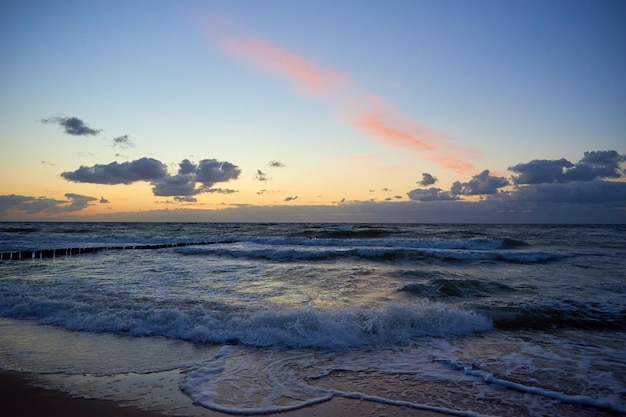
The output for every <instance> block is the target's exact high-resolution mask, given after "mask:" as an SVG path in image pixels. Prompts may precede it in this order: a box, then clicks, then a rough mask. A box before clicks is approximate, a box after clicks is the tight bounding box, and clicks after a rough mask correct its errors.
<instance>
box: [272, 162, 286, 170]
mask: <svg viewBox="0 0 626 417" xmlns="http://www.w3.org/2000/svg"><path fill="white" fill-rule="evenodd" d="M268 165H269V166H270V168H284V167H285V164H283V163H282V162H280V161H270V162H269V164H268Z"/></svg>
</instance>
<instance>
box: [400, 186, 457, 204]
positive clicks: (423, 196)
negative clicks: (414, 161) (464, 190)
mask: <svg viewBox="0 0 626 417" xmlns="http://www.w3.org/2000/svg"><path fill="white" fill-rule="evenodd" d="M407 195H408V196H409V199H410V200H413V201H450V200H458V199H459V198H458V197H456V196H454V195H452V194H451V193H450V192H448V191H443V190H442V189H441V188H435V187H431V188H428V189H424V188H417V189H415V190H411V191H409V192H408V193H407Z"/></svg>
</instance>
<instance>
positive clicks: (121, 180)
mask: <svg viewBox="0 0 626 417" xmlns="http://www.w3.org/2000/svg"><path fill="white" fill-rule="evenodd" d="M166 175H167V166H165V164H163V163H162V162H160V161H157V160H156V159H152V158H141V159H137V160H135V161H132V162H122V163H121V164H120V163H118V162H111V163H110V164H108V165H100V164H96V165H94V166H92V167H86V166H81V167H80V168H78V169H77V170H76V171H72V172H63V173H61V177H63V178H65V179H66V180H68V181H73V182H84V183H90V184H109V185H113V184H132V183H133V182H137V181H156V180H158V179H160V178H163V177H165V176H166Z"/></svg>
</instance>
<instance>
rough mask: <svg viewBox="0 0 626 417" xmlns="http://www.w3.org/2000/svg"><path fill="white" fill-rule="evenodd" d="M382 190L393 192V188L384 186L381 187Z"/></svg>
mask: <svg viewBox="0 0 626 417" xmlns="http://www.w3.org/2000/svg"><path fill="white" fill-rule="evenodd" d="M380 191H385V192H388V193H390V192H392V191H393V190H391V189H389V188H387V187H383V188H381V189H380Z"/></svg>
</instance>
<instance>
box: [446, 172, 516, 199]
mask: <svg viewBox="0 0 626 417" xmlns="http://www.w3.org/2000/svg"><path fill="white" fill-rule="evenodd" d="M507 185H509V181H508V180H507V179H506V178H504V177H492V176H490V175H489V170H488V169H486V170H484V171H483V172H481V173H480V174H478V175H474V176H473V177H472V179H471V180H469V181H468V182H464V183H461V182H459V181H456V182H455V183H454V184H452V187H451V188H450V193H452V195H491V194H496V193H497V192H498V189H499V188H502V187H506V186H507Z"/></svg>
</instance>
